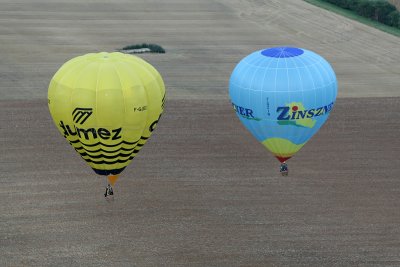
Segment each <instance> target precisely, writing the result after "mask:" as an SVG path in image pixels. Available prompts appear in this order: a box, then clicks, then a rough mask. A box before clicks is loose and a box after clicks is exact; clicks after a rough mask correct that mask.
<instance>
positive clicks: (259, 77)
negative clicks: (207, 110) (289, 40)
mask: <svg viewBox="0 0 400 267" xmlns="http://www.w3.org/2000/svg"><path fill="white" fill-rule="evenodd" d="M229 94H230V98H231V101H232V105H233V108H234V110H235V111H236V114H237V116H238V117H239V119H240V121H241V122H242V123H243V124H244V126H245V127H246V128H247V129H248V130H249V131H250V132H251V133H252V134H253V135H254V137H255V138H256V139H257V140H258V141H260V142H261V143H262V144H263V145H264V146H265V147H266V148H267V149H268V150H269V151H271V152H272V153H273V154H274V155H275V157H276V158H278V160H280V161H281V162H283V161H285V160H287V159H289V158H290V157H292V156H293V155H294V154H295V153H296V152H297V151H299V150H300V148H301V147H303V146H304V144H305V143H306V142H307V141H308V140H309V139H310V138H311V137H312V136H313V135H314V134H315V133H316V132H317V131H318V130H319V128H320V127H321V126H322V125H323V124H324V122H325V121H326V119H327V118H328V115H329V113H330V111H331V110H332V108H333V106H334V103H335V100H336V95H337V81H336V76H335V73H334V71H333V69H332V67H331V66H330V64H329V63H328V62H327V61H326V60H325V59H324V58H322V57H321V56H319V55H318V54H316V53H314V52H312V51H309V50H306V49H301V48H295V47H274V48H269V49H265V50H260V51H256V52H254V53H252V54H250V55H248V56H247V57H245V58H244V59H242V60H241V61H240V62H239V63H238V64H237V66H236V67H235V69H234V70H233V72H232V75H231V78H230V82H229Z"/></svg>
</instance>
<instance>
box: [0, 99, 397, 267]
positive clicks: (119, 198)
mask: <svg viewBox="0 0 400 267" xmlns="http://www.w3.org/2000/svg"><path fill="white" fill-rule="evenodd" d="M399 102H400V100H399V99H398V98H379V99H377V98H364V99H340V100H339V101H338V102H337V105H336V107H335V110H334V111H333V113H332V116H331V118H330V119H329V121H328V123H327V125H325V127H323V129H322V130H321V131H320V133H319V134H317V136H315V138H314V139H313V140H312V141H311V142H310V143H308V144H307V145H306V146H305V147H304V148H303V150H302V151H301V152H300V153H298V154H297V155H296V157H294V158H293V159H291V160H290V161H289V167H290V171H291V173H290V176H289V177H281V176H280V175H278V161H277V160H275V159H274V158H273V157H272V156H271V155H270V154H269V153H268V152H267V151H266V150H264V149H263V147H262V146H261V145H260V144H258V143H257V142H256V141H255V140H254V139H253V138H251V136H250V134H249V133H247V132H246V131H245V129H244V128H243V127H242V126H241V125H240V123H239V121H238V119H237V118H235V115H234V113H233V112H232V110H231V107H230V105H229V103H228V102H227V101H211V100H208V101H202V100H197V101H196V100H174V101H169V102H168V105H167V107H166V111H165V116H164V117H163V118H162V121H161V122H160V124H159V127H158V128H157V131H156V132H155V134H154V136H153V137H152V139H151V140H150V141H149V142H148V144H147V145H146V147H145V148H144V149H143V150H142V151H141V152H140V153H139V155H138V157H137V158H135V159H134V161H133V164H132V165H131V166H129V167H128V168H127V169H126V170H125V171H124V173H123V175H122V177H121V180H120V182H119V183H118V186H117V187H116V200H115V201H114V203H107V202H106V201H105V200H104V197H103V195H102V194H103V189H104V180H103V179H100V178H98V176H96V175H95V174H94V172H92V171H91V170H90V168H89V167H88V166H86V165H85V163H84V162H83V160H81V159H80V158H79V156H78V155H77V154H76V153H75V151H73V150H72V148H70V147H69V145H68V144H67V143H66V142H65V141H64V140H63V138H62V137H61V135H59V134H58V132H57V131H56V130H55V127H54V126H53V125H52V121H51V120H50V117H49V114H48V111H47V106H46V102H45V101H25V102H10V101H9V102H1V103H0V111H1V117H0V120H1V125H4V123H8V124H9V126H8V128H7V129H5V128H2V129H1V132H0V134H1V136H2V139H3V142H2V143H3V145H2V151H3V152H2V153H1V156H0V162H1V166H2V172H1V176H0V177H1V181H2V185H3V186H2V187H1V189H0V194H1V196H2V205H1V206H0V214H1V221H0V229H1V235H0V265H1V266H56V265H59V266H77V265H79V266H105V265H108V266H164V265H166V266H397V265H398V264H399V263H400V245H399V241H398V240H400V232H399V223H400V212H399V209H398V203H399V201H400V194H399V192H400V180H399V179H398V174H399V172H400V161H399V157H398V155H399V153H400V139H399V138H398V133H399V131H400V127H399V124H398V123H397V122H398V121H399V120H400V108H399V106H400V105H399V104H400V103H399Z"/></svg>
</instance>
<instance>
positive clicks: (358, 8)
mask: <svg viewBox="0 0 400 267" xmlns="http://www.w3.org/2000/svg"><path fill="white" fill-rule="evenodd" d="M322 1H324V2H329V3H331V4H334V5H337V6H339V7H341V8H344V9H349V10H351V11H354V12H355V13H357V14H358V15H360V16H363V17H366V18H369V19H372V20H375V21H378V22H380V23H383V24H386V25H389V26H392V27H396V28H400V12H399V11H398V10H397V9H396V7H395V6H394V5H392V4H390V3H389V2H387V1H386V0H322Z"/></svg>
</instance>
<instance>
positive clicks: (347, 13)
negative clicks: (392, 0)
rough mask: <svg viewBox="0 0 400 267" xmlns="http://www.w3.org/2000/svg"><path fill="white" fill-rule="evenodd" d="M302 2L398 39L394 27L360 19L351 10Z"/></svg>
mask: <svg viewBox="0 0 400 267" xmlns="http://www.w3.org/2000/svg"><path fill="white" fill-rule="evenodd" d="M304 1H305V2H307V3H310V4H313V5H315V6H318V7H321V8H323V9H326V10H329V11H332V12H335V13H337V14H339V15H342V16H344V17H347V18H350V19H353V20H356V21H358V22H361V23H363V24H366V25H368V26H371V27H374V28H376V29H378V30H381V31H384V32H387V33H390V34H392V35H395V36H397V37H400V29H397V28H395V27H390V26H387V25H385V24H382V23H380V22H377V21H374V20H371V19H368V18H365V17H362V16H360V15H358V14H356V13H355V12H353V11H351V10H348V9H344V8H341V7H338V6H336V5H334V4H331V3H328V2H325V1H322V0H304Z"/></svg>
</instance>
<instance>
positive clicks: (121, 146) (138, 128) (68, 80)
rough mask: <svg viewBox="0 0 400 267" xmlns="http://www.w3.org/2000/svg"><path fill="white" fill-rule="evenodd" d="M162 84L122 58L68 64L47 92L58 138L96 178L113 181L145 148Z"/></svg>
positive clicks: (159, 108) (143, 65)
mask: <svg viewBox="0 0 400 267" xmlns="http://www.w3.org/2000/svg"><path fill="white" fill-rule="evenodd" d="M164 101H165V87H164V82H163V80H162V78H161V76H160V74H159V73H158V72H157V70H156V69H155V68H154V67H152V66H151V65H150V64H149V63H147V62H146V61H144V60H143V59H140V58H139V57H136V56H132V55H127V54H122V53H117V52H116V53H105V52H102V53H91V54H86V55H83V56H79V57H76V58H73V59H71V60H69V61H68V62H66V63H65V64H64V65H63V66H62V67H61V68H60V69H59V70H58V71H57V73H56V74H55V75H54V77H53V78H52V80H51V82H50V85H49V91H48V104H49V109H50V113H51V116H52V117H53V120H54V123H55V124H56V126H57V128H58V130H59V131H60V133H61V134H62V135H63V136H64V137H65V138H66V139H67V141H68V142H69V143H70V144H71V145H72V146H73V148H74V149H75V150H76V151H77V152H78V153H79V154H80V155H81V156H82V158H83V159H84V160H85V161H86V162H87V163H88V164H89V165H90V167H92V168H93V170H94V171H95V172H96V173H97V174H100V175H108V176H109V178H110V179H109V180H110V183H112V184H114V182H115V181H116V179H117V178H116V177H117V175H118V174H119V173H121V172H122V171H123V170H124V168H125V167H126V166H127V165H128V164H129V163H130V162H131V161H132V159H133V158H134V157H135V155H136V154H137V153H138V152H139V150H140V149H141V148H142V147H143V145H144V144H145V143H146V141H147V140H148V138H149V137H150V135H151V133H152V131H153V130H154V129H155V127H156V124H157V122H158V120H159V118H160V116H161V113H162V112H163V108H164Z"/></svg>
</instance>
